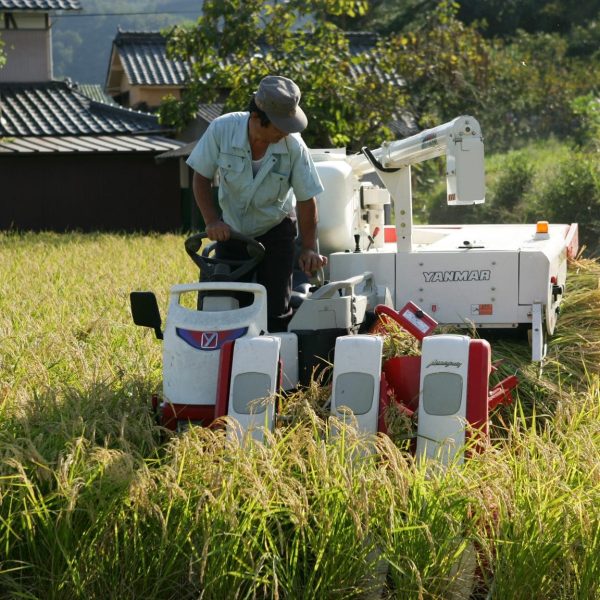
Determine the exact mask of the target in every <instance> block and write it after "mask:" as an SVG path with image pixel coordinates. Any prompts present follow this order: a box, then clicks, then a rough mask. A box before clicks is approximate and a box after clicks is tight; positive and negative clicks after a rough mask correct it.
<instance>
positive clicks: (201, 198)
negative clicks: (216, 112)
mask: <svg viewBox="0 0 600 600" xmlns="http://www.w3.org/2000/svg"><path fill="white" fill-rule="evenodd" d="M299 102H300V89H299V88H298V86H297V85H296V84H295V83H294V82H293V81H292V80H291V79H288V78H286V77H280V76H274V75H271V76H268V77H265V78H264V79H263V80H262V81H261V82H260V85H259V86H258V90H257V91H256V93H255V94H253V97H252V98H251V100H250V104H249V106H248V110H247V112H233V113H228V114H225V115H222V116H220V117H218V118H217V119H215V120H214V121H213V122H212V123H211V124H210V126H209V127H208V129H207V130H206V132H205V133H204V135H203V136H202V138H200V140H199V142H198V144H197V145H196V147H195V148H194V150H193V151H192V153H191V155H190V157H189V158H188V160H187V164H188V165H190V167H192V169H194V171H195V172H194V179H193V189H194V197H195V199H196V203H197V204H198V208H199V209H200V212H201V213H202V217H203V218H204V222H205V223H206V234H207V236H208V238H209V239H211V240H214V241H216V242H217V245H216V256H217V257H218V258H225V259H244V258H248V253H247V251H246V245H245V244H244V243H242V242H240V241H238V240H232V239H230V234H231V231H232V230H235V231H238V232H240V233H243V234H244V235H247V236H249V237H253V238H255V239H256V240H257V241H259V242H261V243H262V244H263V246H264V247H265V250H266V252H265V257H264V259H263V261H262V262H261V263H260V264H259V265H258V268H257V272H256V276H257V281H258V283H260V284H262V285H263V286H264V287H265V288H266V290H267V311H268V319H269V324H268V327H269V331H272V332H275V331H285V329H286V327H287V322H288V320H289V317H290V316H291V314H292V311H291V308H290V296H291V289H292V271H293V267H294V254H295V238H296V235H297V233H298V232H299V234H300V238H301V240H302V248H301V251H300V256H299V259H298V262H299V266H300V269H302V271H304V272H305V273H306V274H307V275H310V274H312V273H313V272H314V271H316V270H317V269H319V268H320V267H323V266H324V265H326V264H327V258H326V257H324V256H321V255H320V254H319V253H318V252H317V239H316V236H317V234H316V229H317V204H316V199H315V196H316V195H317V194H319V193H321V192H322V191H323V186H322V184H321V181H320V179H319V176H318V175H317V171H316V169H315V166H314V164H313V162H312V159H311V157H310V154H309V152H308V149H307V147H306V145H305V143H304V141H303V140H302V137H301V136H300V133H299V132H301V131H303V130H304V129H305V128H306V126H307V124H308V119H307V118H306V115H305V114H304V111H303V110H302V109H301V108H300V107H299V106H298V103H299ZM217 171H218V172H219V206H220V208H221V212H222V216H221V217H220V216H219V213H218V210H217V208H216V206H215V205H214V203H213V200H212V193H211V188H212V182H213V179H214V176H215V173H216V172H217ZM294 196H295V198H296V206H295V209H294V205H293V197H294ZM296 223H297V226H298V231H297V229H296Z"/></svg>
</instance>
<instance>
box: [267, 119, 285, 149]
mask: <svg viewBox="0 0 600 600" xmlns="http://www.w3.org/2000/svg"><path fill="white" fill-rule="evenodd" d="M261 127H262V126H261ZM262 132H263V134H264V138H265V140H266V141H268V142H269V144H276V143H277V142H279V141H281V140H282V139H283V138H284V137H285V136H286V135H287V133H285V131H281V129H278V128H277V127H275V125H273V123H269V124H268V125H267V126H266V127H262Z"/></svg>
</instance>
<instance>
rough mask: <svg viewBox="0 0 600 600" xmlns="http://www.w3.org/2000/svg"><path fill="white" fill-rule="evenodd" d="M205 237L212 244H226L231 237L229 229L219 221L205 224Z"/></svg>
mask: <svg viewBox="0 0 600 600" xmlns="http://www.w3.org/2000/svg"><path fill="white" fill-rule="evenodd" d="M206 236H207V237H208V239H209V240H212V241H213V242H226V241H227V240H228V239H229V238H230V237H231V227H229V225H227V223H225V222H224V221H222V220H221V219H217V220H216V221H212V222H211V223H207V224H206Z"/></svg>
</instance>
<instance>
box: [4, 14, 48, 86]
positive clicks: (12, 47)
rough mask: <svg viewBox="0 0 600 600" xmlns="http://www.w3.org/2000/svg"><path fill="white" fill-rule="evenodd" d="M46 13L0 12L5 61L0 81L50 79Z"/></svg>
mask: <svg viewBox="0 0 600 600" xmlns="http://www.w3.org/2000/svg"><path fill="white" fill-rule="evenodd" d="M49 25H50V20H49V17H48V15H46V14H32V13H2V12H0V38H1V39H2V41H3V42H4V52H5V54H6V64H5V66H4V68H3V69H0V81H15V82H27V81H49V80H51V79H52V76H53V73H52V37H51V35H52V34H51V30H50V26H49Z"/></svg>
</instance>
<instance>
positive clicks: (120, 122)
mask: <svg viewBox="0 0 600 600" xmlns="http://www.w3.org/2000/svg"><path fill="white" fill-rule="evenodd" d="M164 132H165V129H164V128H163V127H161V126H160V125H159V124H158V119H157V117H156V116H154V115H150V114H147V113H141V112H137V111H133V110H130V109H126V108H122V107H118V106H111V105H108V104H105V103H103V102H96V101H94V100H91V99H90V98H88V97H87V96H85V95H83V94H81V93H79V92H77V91H76V88H75V87H74V86H73V85H70V84H69V83H67V82H59V81H51V82H43V83H2V84H0V136H10V137H15V136H18V137H28V136H85V135H90V136H93V135H127V134H142V133H143V134H148V133H164Z"/></svg>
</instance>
